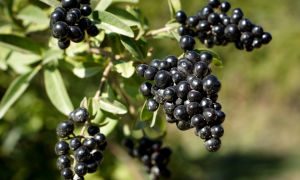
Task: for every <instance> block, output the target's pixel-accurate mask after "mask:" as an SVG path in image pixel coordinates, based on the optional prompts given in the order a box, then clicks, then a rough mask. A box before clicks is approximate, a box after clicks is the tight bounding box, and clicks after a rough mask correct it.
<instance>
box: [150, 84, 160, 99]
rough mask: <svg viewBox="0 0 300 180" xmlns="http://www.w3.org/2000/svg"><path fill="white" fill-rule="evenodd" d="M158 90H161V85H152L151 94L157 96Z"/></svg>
mask: <svg viewBox="0 0 300 180" xmlns="http://www.w3.org/2000/svg"><path fill="white" fill-rule="evenodd" d="M158 90H159V87H157V86H156V85H154V86H152V87H151V94H152V95H153V96H155V95H156V93H157V92H158Z"/></svg>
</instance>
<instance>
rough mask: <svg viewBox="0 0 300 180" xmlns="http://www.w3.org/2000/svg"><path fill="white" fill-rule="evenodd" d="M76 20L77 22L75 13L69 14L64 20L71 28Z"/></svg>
mask: <svg viewBox="0 0 300 180" xmlns="http://www.w3.org/2000/svg"><path fill="white" fill-rule="evenodd" d="M77 20H78V17H77V15H76V14H75V13H70V12H69V13H68V14H67V16H66V19H65V21H66V23H67V24H68V25H70V26H73V25H74V24H75V23H76V21H77Z"/></svg>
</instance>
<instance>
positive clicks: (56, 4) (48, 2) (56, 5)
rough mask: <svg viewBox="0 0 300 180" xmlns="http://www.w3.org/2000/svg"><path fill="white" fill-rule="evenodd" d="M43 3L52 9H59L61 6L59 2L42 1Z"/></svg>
mask: <svg viewBox="0 0 300 180" xmlns="http://www.w3.org/2000/svg"><path fill="white" fill-rule="evenodd" d="M40 1H41V2H43V3H45V4H48V5H49V6H52V7H58V6H60V2H59V1H57V0H40Z"/></svg>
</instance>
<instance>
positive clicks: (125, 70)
mask: <svg viewBox="0 0 300 180" xmlns="http://www.w3.org/2000/svg"><path fill="white" fill-rule="evenodd" d="M114 67H115V68H116V70H117V72H118V73H120V74H121V76H122V77H124V78H130V77H131V76H132V75H133V74H134V72H135V68H134V66H133V61H125V60H118V61H115V65H114Z"/></svg>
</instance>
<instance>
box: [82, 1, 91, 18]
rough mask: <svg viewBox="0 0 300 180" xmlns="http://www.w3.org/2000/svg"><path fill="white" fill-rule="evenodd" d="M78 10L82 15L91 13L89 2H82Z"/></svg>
mask: <svg viewBox="0 0 300 180" xmlns="http://www.w3.org/2000/svg"><path fill="white" fill-rule="evenodd" d="M80 11H81V14H82V15H83V16H89V15H90V14H91V13H92V8H91V6H90V5H89V4H83V5H82V6H81V8H80Z"/></svg>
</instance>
